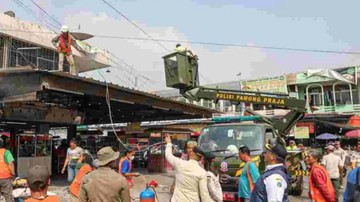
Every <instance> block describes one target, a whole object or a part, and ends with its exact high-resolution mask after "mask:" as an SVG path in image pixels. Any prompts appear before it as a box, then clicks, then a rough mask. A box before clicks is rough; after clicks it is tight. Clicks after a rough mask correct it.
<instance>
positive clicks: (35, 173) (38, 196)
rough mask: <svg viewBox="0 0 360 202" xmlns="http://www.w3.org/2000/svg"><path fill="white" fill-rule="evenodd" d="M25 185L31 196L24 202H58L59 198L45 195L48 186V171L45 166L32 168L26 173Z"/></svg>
mask: <svg viewBox="0 0 360 202" xmlns="http://www.w3.org/2000/svg"><path fill="white" fill-rule="evenodd" d="M27 184H28V186H29V188H30V194H31V196H30V198H28V199H25V200H24V202H60V197H59V196H49V195H47V191H48V188H49V186H50V171H49V169H48V168H46V167H45V166H39V165H37V166H34V167H32V168H31V169H30V170H29V173H28V177H27Z"/></svg>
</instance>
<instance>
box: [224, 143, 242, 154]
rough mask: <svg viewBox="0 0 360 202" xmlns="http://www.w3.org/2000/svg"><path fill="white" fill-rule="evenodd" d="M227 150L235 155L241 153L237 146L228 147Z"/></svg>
mask: <svg viewBox="0 0 360 202" xmlns="http://www.w3.org/2000/svg"><path fill="white" fill-rule="evenodd" d="M226 150H228V151H230V152H231V153H233V154H237V153H239V151H238V148H237V147H236V145H233V144H231V145H229V146H227V148H226Z"/></svg>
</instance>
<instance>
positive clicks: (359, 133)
mask: <svg viewBox="0 0 360 202" xmlns="http://www.w3.org/2000/svg"><path fill="white" fill-rule="evenodd" d="M345 137H347V138H360V130H352V131H349V132H347V133H345Z"/></svg>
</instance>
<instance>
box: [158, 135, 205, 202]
mask: <svg viewBox="0 0 360 202" xmlns="http://www.w3.org/2000/svg"><path fill="white" fill-rule="evenodd" d="M165 142H166V143H167V144H166V149H165V157H166V160H167V161H168V162H169V163H170V164H171V165H172V166H173V167H174V169H175V172H176V174H175V179H176V182H175V190H174V194H173V196H172V198H171V202H199V201H204V202H205V201H206V202H207V201H212V199H211V198H210V195H209V190H208V187H207V176H206V171H205V170H204V169H203V168H202V167H200V165H199V161H200V160H201V154H200V153H196V152H195V150H196V147H195V148H194V149H193V151H191V152H190V153H189V160H188V161H185V160H182V159H180V158H176V157H175V156H174V155H173V154H172V144H171V138H170V136H169V135H166V137H165Z"/></svg>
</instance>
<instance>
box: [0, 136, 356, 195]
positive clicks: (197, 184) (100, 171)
mask: <svg viewBox="0 0 360 202" xmlns="http://www.w3.org/2000/svg"><path fill="white" fill-rule="evenodd" d="M165 143H166V149H165V157H166V160H167V161H168V162H169V163H170V164H171V165H172V166H173V168H174V170H175V181H174V183H173V189H172V196H171V200H170V201H172V202H177V201H181V202H183V201H184V202H197V201H206V202H220V201H223V192H222V188H221V184H220V182H222V183H230V184H234V185H237V187H238V197H239V201H241V202H248V201H251V202H262V201H264V202H265V201H271V202H272V201H274V202H277V201H289V196H288V192H289V189H290V188H291V184H290V183H291V180H290V176H289V173H288V169H287V167H286V163H285V162H286V157H287V155H288V151H295V150H297V151H301V152H302V153H304V159H305V163H306V165H307V169H308V171H309V172H310V174H309V198H310V199H311V200H312V201H314V202H321V201H326V202H336V201H339V198H340V194H339V192H340V190H341V189H343V188H344V187H345V186H344V177H345V176H346V167H347V165H349V166H351V168H352V170H351V171H350V172H349V173H348V175H347V184H346V187H345V192H344V195H343V200H344V201H349V202H351V201H356V199H360V195H359V193H360V192H359V190H360V182H359V181H360V142H359V143H358V144H357V147H356V150H355V151H352V152H349V151H345V150H343V149H342V148H341V144H340V142H338V141H337V142H334V143H332V142H331V143H329V144H328V145H327V146H326V147H325V148H324V149H325V151H326V152H325V155H323V152H322V151H320V150H317V149H311V150H306V148H305V147H304V146H302V145H297V146H296V144H295V141H290V142H289V146H288V147H285V146H283V145H282V144H279V143H277V142H276V141H274V142H269V143H268V144H266V145H265V148H266V152H265V153H264V156H263V157H264V161H265V163H266V169H265V171H264V172H263V173H262V175H260V172H259V169H258V167H257V165H256V164H255V163H254V162H253V160H252V158H251V151H250V149H249V147H247V146H245V145H242V146H240V147H239V148H238V155H239V159H240V160H241V161H242V162H243V166H242V168H241V174H240V175H239V176H237V177H232V176H229V175H226V174H224V173H223V174H221V177H220V175H219V171H218V170H216V169H214V167H213V166H211V164H212V163H211V162H212V160H213V159H214V158H215V156H214V155H213V154H212V153H207V152H204V151H202V150H201V149H200V148H199V147H198V146H197V143H196V142H193V141H189V142H188V143H187V149H186V150H185V154H183V155H175V154H174V153H175V152H174V149H173V145H172V143H171V138H170V137H169V136H166V137H165ZM134 154H135V151H132V150H128V151H126V152H125V155H124V156H123V157H121V158H120V159H119V156H120V154H119V152H115V151H114V150H113V149H112V148H111V147H104V148H102V149H100V150H99V151H98V153H97V159H96V160H94V159H93V157H92V156H91V154H89V153H88V152H87V151H86V150H83V149H82V148H80V147H78V146H77V144H76V141H75V140H71V141H70V147H69V149H68V150H67V155H66V162H65V166H64V167H63V171H65V170H66V169H67V170H68V180H69V182H71V184H70V186H69V196H70V201H71V202H78V201H80V202H85V201H86V202H87V201H125V202H130V201H132V200H133V199H134V196H132V195H131V192H130V190H131V188H132V187H133V186H134V182H133V180H132V178H133V177H138V176H140V173H134V172H132V166H131V161H132V160H133V158H134ZM346 159H350V160H346ZM13 161H14V158H13V156H12V154H11V152H9V151H8V150H6V149H5V148H4V144H3V142H2V141H1V140H0V188H1V198H0V200H3V201H6V202H10V201H13V200H14V199H13V196H12V191H13V190H12V179H13V178H14V176H15V169H14V164H13ZM27 184H28V188H29V189H30V193H31V195H30V196H29V197H27V198H25V199H24V201H25V202H37V201H41V202H56V201H60V198H59V197H58V196H52V195H48V194H47V193H48V187H49V185H50V171H49V169H48V168H46V167H44V166H34V167H33V168H31V169H30V170H29V172H28V176H27Z"/></svg>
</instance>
